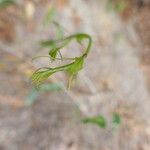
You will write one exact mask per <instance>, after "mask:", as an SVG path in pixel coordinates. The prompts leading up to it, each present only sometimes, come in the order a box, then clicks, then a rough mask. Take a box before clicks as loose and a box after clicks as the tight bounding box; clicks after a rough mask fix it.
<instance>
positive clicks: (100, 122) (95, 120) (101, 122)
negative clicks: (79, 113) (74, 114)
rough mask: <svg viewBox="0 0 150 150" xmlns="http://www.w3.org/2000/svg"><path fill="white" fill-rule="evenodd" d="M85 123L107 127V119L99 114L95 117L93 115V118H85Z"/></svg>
mask: <svg viewBox="0 0 150 150" xmlns="http://www.w3.org/2000/svg"><path fill="white" fill-rule="evenodd" d="M82 122H83V123H86V124H89V123H90V124H95V125H98V126H99V127H100V128H105V127H106V120H105V118H104V117H103V116H101V115H98V116H95V117H91V118H85V119H83V120H82Z"/></svg>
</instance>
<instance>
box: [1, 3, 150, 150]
mask: <svg viewBox="0 0 150 150" xmlns="http://www.w3.org/2000/svg"><path fill="white" fill-rule="evenodd" d="M52 4H53V5H54V6H55V7H56V12H57V13H56V20H57V21H58V22H59V23H60V24H61V25H62V26H63V27H65V30H67V31H65V33H64V34H65V35H66V36H67V35H69V34H71V33H77V32H86V33H88V34H90V35H91V36H92V38H93V46H92V50H91V53H90V55H89V57H88V59H87V61H86V64H85V68H84V70H83V71H81V72H80V74H79V76H78V79H77V82H76V84H75V86H74V87H73V88H72V89H71V90H70V91H66V90H62V91H55V92H44V93H41V94H40V95H39V97H38V98H37V101H36V102H35V103H33V104H32V105H30V106H26V105H25V104H26V97H27V95H28V93H29V92H30V90H31V89H32V85H31V81H30V79H29V78H30V75H31V73H32V72H33V71H34V70H35V69H36V68H37V67H39V66H43V65H45V64H46V62H43V61H40V62H32V61H31V59H32V58H33V57H34V56H37V55H41V54H45V50H41V47H40V46H39V42H40V41H41V40H43V39H46V38H53V37H54V36H55V30H56V29H55V28H54V26H52V25H48V26H44V25H43V17H44V16H45V14H46V11H47V9H48V7H50V6H51V5H52ZM129 10H130V8H127V10H125V11H124V12H121V13H119V12H116V11H114V10H108V9H107V3H106V0H101V1H96V0H95V1H93V0H87V1H86V0H55V1H48V0H43V1H42V0H38V1H36V0H34V1H32V2H29V1H23V0H22V1H18V6H10V7H8V8H7V9H6V10H5V11H4V10H3V11H1V12H0V17H1V20H0V40H1V41H0V150H20V149H21V150H149V149H150V120H149V117H150V109H149V107H150V101H149V99H150V96H149V91H150V90H149V89H150V88H149V87H150V84H149V83H150V80H149V75H150V63H149V59H150V55H149V54H150V52H149V47H150V45H149V39H150V38H149V35H150V34H149V33H148V26H149V21H148V19H147V18H149V17H148V16H149V5H148V1H145V3H143V5H142V7H140V8H139V6H138V5H137V6H135V8H133V12H132V13H133V14H132V13H129ZM130 11H131V10H130ZM1 29H2V30H1ZM69 48H71V49H73V50H75V49H76V48H78V47H77V46H76V44H74V45H72V46H70V47H69ZM68 53H71V54H76V53H73V51H69V50H68ZM55 77H56V79H57V82H62V81H63V80H64V79H65V80H66V76H65V75H64V74H63V73H60V74H58V75H56V76H55ZM56 79H55V80H54V79H53V78H52V79H51V80H50V81H49V82H56ZM113 112H117V113H119V114H120V116H121V118H122V123H121V124H120V126H119V127H118V128H116V129H115V130H114V129H112V125H111V118H112V113H113ZM97 114H102V115H104V116H105V117H106V119H107V121H108V126H107V128H106V129H100V128H99V127H97V126H95V125H84V124H82V123H81V121H80V120H81V118H83V117H85V116H86V117H87V116H94V115H97Z"/></svg>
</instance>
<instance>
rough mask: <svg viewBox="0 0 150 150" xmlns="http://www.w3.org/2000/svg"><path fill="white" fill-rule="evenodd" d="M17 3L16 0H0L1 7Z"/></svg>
mask: <svg viewBox="0 0 150 150" xmlns="http://www.w3.org/2000/svg"><path fill="white" fill-rule="evenodd" d="M12 4H15V0H0V7H5V6H8V5H12Z"/></svg>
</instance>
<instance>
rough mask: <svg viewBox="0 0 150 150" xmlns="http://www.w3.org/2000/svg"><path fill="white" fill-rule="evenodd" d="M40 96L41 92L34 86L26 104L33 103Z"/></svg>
mask: <svg viewBox="0 0 150 150" xmlns="http://www.w3.org/2000/svg"><path fill="white" fill-rule="evenodd" d="M38 96H39V92H38V91H37V90H36V89H34V88H33V89H32V90H31V91H30V92H29V94H28V95H27V97H26V101H25V104H26V105H27V106H30V105H32V104H33V103H34V102H35V101H36V100H37V98H38Z"/></svg>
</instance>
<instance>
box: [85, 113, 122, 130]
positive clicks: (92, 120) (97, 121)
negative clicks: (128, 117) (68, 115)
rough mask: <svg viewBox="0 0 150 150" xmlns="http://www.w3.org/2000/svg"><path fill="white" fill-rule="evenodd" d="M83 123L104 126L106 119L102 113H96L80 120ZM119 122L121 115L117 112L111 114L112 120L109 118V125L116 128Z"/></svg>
mask: <svg viewBox="0 0 150 150" xmlns="http://www.w3.org/2000/svg"><path fill="white" fill-rule="evenodd" d="M82 122H83V123H85V124H94V125H97V126H98V127H100V128H106V126H107V121H106V119H105V118H104V117H103V116H102V115H97V116H94V117H88V118H85V119H83V120H82ZM120 123H121V117H120V115H119V114H117V113H113V114H112V120H111V126H112V128H113V129H114V128H116V127H117V126H118V125H120Z"/></svg>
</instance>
